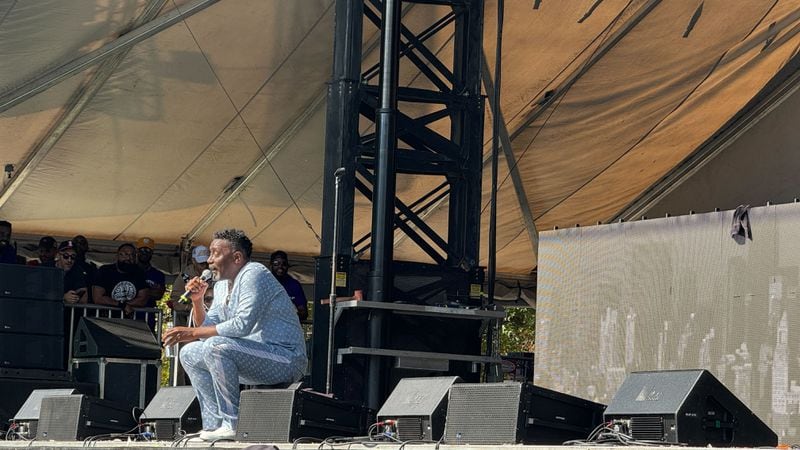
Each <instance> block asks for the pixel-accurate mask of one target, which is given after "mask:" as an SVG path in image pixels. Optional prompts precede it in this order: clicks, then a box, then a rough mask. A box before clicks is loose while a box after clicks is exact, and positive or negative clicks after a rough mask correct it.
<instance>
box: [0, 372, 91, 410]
mask: <svg viewBox="0 0 800 450" xmlns="http://www.w3.org/2000/svg"><path fill="white" fill-rule="evenodd" d="M36 389H77V390H78V391H79V392H82V393H84V394H89V395H97V384H93V383H77V382H74V381H72V380H71V379H70V377H69V373H68V372H66V371H44V370H25V369H13V370H11V369H2V370H0V423H4V424H5V423H8V421H9V420H11V419H12V418H13V417H14V416H15V414H16V413H17V412H18V411H20V408H21V407H22V405H23V404H25V401H26V400H27V399H28V397H29V396H30V394H31V392H33V391H34V390H36Z"/></svg>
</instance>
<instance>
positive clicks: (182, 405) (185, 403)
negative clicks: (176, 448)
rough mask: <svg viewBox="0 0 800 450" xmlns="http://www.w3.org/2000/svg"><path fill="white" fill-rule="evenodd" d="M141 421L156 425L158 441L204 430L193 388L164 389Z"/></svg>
mask: <svg viewBox="0 0 800 450" xmlns="http://www.w3.org/2000/svg"><path fill="white" fill-rule="evenodd" d="M139 420H140V421H141V422H151V423H154V424H155V430H156V439H158V440H170V441H171V440H173V439H177V438H179V437H181V436H184V435H186V434H191V433H196V432H198V431H200V430H201V429H202V428H203V423H202V418H201V416H200V404H199V403H198V401H197V396H196V395H195V393H194V388H192V387H191V386H175V387H162V388H161V389H159V390H158V392H156V395H155V397H153V400H151V401H150V403H149V404H148V405H147V408H145V409H144V413H143V414H142V416H141V417H140V418H139Z"/></svg>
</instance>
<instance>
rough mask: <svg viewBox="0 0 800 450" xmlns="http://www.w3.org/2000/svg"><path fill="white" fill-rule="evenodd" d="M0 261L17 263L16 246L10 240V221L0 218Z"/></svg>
mask: <svg viewBox="0 0 800 450" xmlns="http://www.w3.org/2000/svg"><path fill="white" fill-rule="evenodd" d="M0 263H2V264H17V247H16V246H15V245H14V243H13V242H11V222H9V221H7V220H0Z"/></svg>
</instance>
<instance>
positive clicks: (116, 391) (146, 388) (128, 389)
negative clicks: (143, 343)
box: [72, 358, 161, 408]
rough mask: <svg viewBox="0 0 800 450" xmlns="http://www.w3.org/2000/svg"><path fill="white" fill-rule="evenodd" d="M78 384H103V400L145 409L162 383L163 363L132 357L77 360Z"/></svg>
mask: <svg viewBox="0 0 800 450" xmlns="http://www.w3.org/2000/svg"><path fill="white" fill-rule="evenodd" d="M72 374H73V376H74V377H75V379H76V380H78V381H84V382H91V383H97V384H98V385H100V398H103V399H106V400H112V401H115V402H117V403H120V404H123V405H131V406H137V407H139V408H144V407H145V405H147V404H148V402H149V401H150V400H151V399H152V398H153V396H154V395H156V391H157V390H158V386H159V384H160V382H161V361H160V360H157V359H153V360H143V359H128V358H73V359H72Z"/></svg>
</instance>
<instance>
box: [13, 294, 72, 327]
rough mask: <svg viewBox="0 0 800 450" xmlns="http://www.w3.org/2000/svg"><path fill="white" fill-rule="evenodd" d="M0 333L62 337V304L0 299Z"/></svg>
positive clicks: (34, 300) (36, 300)
mask: <svg viewBox="0 0 800 450" xmlns="http://www.w3.org/2000/svg"><path fill="white" fill-rule="evenodd" d="M0 332H3V333H24V334H47V335H54V336H63V335H64V303H63V302H62V301H61V299H58V300H43V299H32V298H17V297H0Z"/></svg>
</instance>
